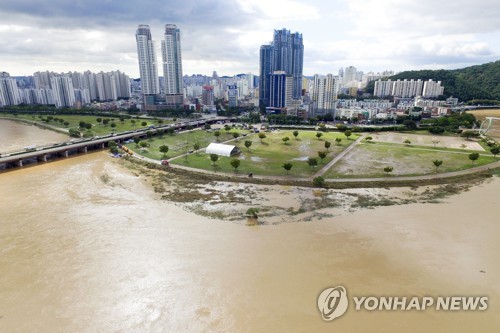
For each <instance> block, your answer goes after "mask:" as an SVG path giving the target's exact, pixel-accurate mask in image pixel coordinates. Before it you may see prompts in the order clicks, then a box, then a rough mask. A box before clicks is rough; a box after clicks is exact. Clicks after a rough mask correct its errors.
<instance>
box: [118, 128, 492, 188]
mask: <svg viewBox="0 0 500 333" xmlns="http://www.w3.org/2000/svg"><path fill="white" fill-rule="evenodd" d="M210 143H224V144H227V145H232V146H235V147H237V148H239V151H240V153H239V154H238V155H236V156H231V157H226V156H217V157H215V158H214V157H213V156H211V154H208V153H206V152H205V148H206V147H207V146H208V145H209V144H210ZM126 146H127V148H129V149H130V150H132V151H133V152H134V153H135V155H136V157H138V156H137V155H139V157H141V156H142V157H144V158H147V159H148V160H149V161H151V160H156V161H157V162H158V163H159V162H160V161H161V160H168V161H169V164H170V165H171V166H172V167H181V168H182V167H189V168H192V169H198V170H200V171H202V172H206V173H224V174H232V175H240V176H242V175H249V174H251V175H253V176H261V177H280V178H287V179H297V178H311V177H316V176H322V177H323V178H325V179H336V178H367V177H369V178H385V177H395V176H420V175H428V174H440V173H448V172H453V171H460V170H465V169H469V168H472V167H477V166H482V165H486V164H490V163H495V162H496V160H497V159H496V156H494V155H493V154H492V153H491V152H490V147H488V146H487V144H486V142H484V140H481V139H479V138H476V139H470V138H469V139H465V138H463V137H460V136H445V135H439V136H434V135H430V134H428V133H427V132H422V131H420V132H417V131H415V132H404V133H399V132H390V133H387V132H380V133H378V132H373V133H368V134H367V133H351V132H349V131H345V132H334V131H332V132H321V131H310V130H267V131H259V133H255V130H252V129H251V130H247V129H244V128H242V127H241V126H239V125H238V126H234V127H229V126H226V128H224V127H221V128H212V129H208V130H206V129H195V130H190V131H185V132H181V133H173V134H163V135H159V136H151V137H150V138H149V139H143V140H142V141H140V142H134V143H132V142H129V143H127V144H126ZM162 146H166V147H168V150H166V149H165V148H164V149H163V152H162V151H161V147H162ZM235 160H237V161H238V162H234V161H235ZM436 161H437V162H436ZM287 169H288V170H287Z"/></svg>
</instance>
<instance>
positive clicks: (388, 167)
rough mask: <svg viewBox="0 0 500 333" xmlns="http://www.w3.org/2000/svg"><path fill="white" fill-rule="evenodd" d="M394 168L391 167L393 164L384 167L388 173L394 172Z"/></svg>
mask: <svg viewBox="0 0 500 333" xmlns="http://www.w3.org/2000/svg"><path fill="white" fill-rule="evenodd" d="M392 170H394V168H393V167H391V166H387V167H385V168H384V172H385V173H386V174H387V175H389V172H392Z"/></svg>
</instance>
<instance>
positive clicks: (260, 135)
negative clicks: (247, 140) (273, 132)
mask: <svg viewBox="0 0 500 333" xmlns="http://www.w3.org/2000/svg"><path fill="white" fill-rule="evenodd" d="M265 138H266V135H265V134H264V133H259V139H260V143H264V142H263V141H262V140H264V139H265Z"/></svg>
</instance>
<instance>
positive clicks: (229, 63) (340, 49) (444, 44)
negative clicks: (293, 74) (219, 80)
mask: <svg viewBox="0 0 500 333" xmlns="http://www.w3.org/2000/svg"><path fill="white" fill-rule="evenodd" d="M165 23H173V24H177V26H178V27H179V28H180V29H181V43H182V56H183V71H184V74H188V75H190V74H198V73H199V74H208V75H211V74H212V71H214V70H215V71H217V72H218V74H219V75H233V74H237V73H247V72H252V73H255V74H257V73H258V70H259V47H260V45H262V44H266V43H268V42H269V41H271V40H272V37H273V30H274V29H281V28H287V29H290V30H292V31H293V32H295V31H298V32H301V33H302V34H303V38H304V74H305V75H313V74H315V73H319V74H327V73H334V74H337V73H338V70H339V68H340V67H346V66H350V65H352V66H355V67H357V68H358V70H362V71H364V72H368V71H382V70H385V69H391V70H396V71H402V70H409V69H438V68H445V69H453V68H461V67H466V66H470V65H475V64H482V63H485V62H490V61H495V60H499V59H500V2H499V1H498V0H474V1H472V0H453V1H451V0H309V1H306V0H295V1H289V0H232V1H231V0H175V1H174V0H161V1H159V0H133V1H132V0H0V71H7V72H9V73H10V74H11V75H13V76H18V75H32V74H33V72H36V71H43V70H52V71H56V72H67V71H82V72H83V71H85V70H91V71H93V72H98V71H101V70H104V71H111V70H117V69H119V70H121V71H124V72H125V73H127V74H128V75H130V76H131V77H138V72H139V71H138V64H137V50H136V43H135V31H136V29H137V26H138V25H139V24H149V25H150V26H151V29H152V34H153V39H154V40H155V42H156V44H157V46H158V51H157V57H158V62H159V63H160V62H161V53H160V52H159V48H160V40H161V38H162V34H163V26H164V24H165ZM159 69H160V75H161V66H159Z"/></svg>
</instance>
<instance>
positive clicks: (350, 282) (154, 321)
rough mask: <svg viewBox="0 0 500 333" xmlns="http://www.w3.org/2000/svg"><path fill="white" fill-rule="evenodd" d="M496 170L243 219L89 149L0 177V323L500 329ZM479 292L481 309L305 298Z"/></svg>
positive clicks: (154, 328) (57, 327)
mask: <svg viewBox="0 0 500 333" xmlns="http://www.w3.org/2000/svg"><path fill="white" fill-rule="evenodd" d="M499 185H500V179H498V178H495V179H493V180H490V181H488V182H486V183H484V184H483V185H480V186H478V187H476V188H473V189H472V190H470V191H469V192H465V193H462V194H460V195H458V196H455V197H452V198H451V199H447V200H446V201H445V202H444V203H442V204H411V205H407V206H393V207H383V208H377V209H374V210H360V211H357V212H345V213H343V214H342V215H340V216H336V217H334V218H325V219H322V220H321V221H313V222H304V223H290V224H286V223H284V224H280V225H274V226H252V227H249V226H243V225H239V224H235V223H231V222H227V221H219V220H211V219H208V218H204V217H200V216H197V215H194V214H192V213H188V212H185V211H184V210H182V209H181V208H180V207H177V206H176V205H173V204H170V203H167V202H164V201H159V200H157V199H155V195H154V193H153V192H152V190H151V188H150V186H149V185H148V184H147V183H146V181H145V179H144V178H143V177H141V176H139V177H138V176H135V175H133V174H131V173H130V172H129V171H127V170H125V169H123V168H122V167H121V166H120V164H119V162H116V161H115V160H112V159H110V158H109V157H107V154H106V153H105V152H96V153H92V154H87V155H83V156H79V157H75V158H71V159H64V160H59V161H56V162H52V163H48V164H43V165H39V166H36V167H31V168H26V169H19V170H15V171H10V172H6V173H3V174H0V195H1V196H2V200H1V201H0V213H1V215H0V332H332V331H337V332H366V331H370V332H373V331H380V332H498V331H500V315H499V313H500V305H499V303H500V284H499V281H500V264H499V263H498V253H500V224H499V223H498V207H499V206H500V196H499V195H498V194H499V191H498V190H499V188H500V187H499ZM339 285H341V286H344V287H345V288H346V289H347V293H348V295H349V297H352V296H400V297H402V296H407V297H411V296H432V297H437V296H462V295H464V296H488V297H489V303H488V304H489V307H488V309H487V310H486V311H449V312H447V311H434V310H431V309H428V310H426V311H416V310H413V311H408V312H404V311H371V312H370V311H366V310H361V311H356V310H355V307H354V304H352V303H351V304H350V305H349V308H348V310H347V313H346V314H344V316H342V317H340V318H337V319H335V320H334V321H332V322H325V321H323V320H322V318H321V315H320V312H319V311H318V309H317V303H316V302H317V297H318V295H319V294H320V293H321V291H322V290H323V289H325V288H327V287H334V286H339Z"/></svg>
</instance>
